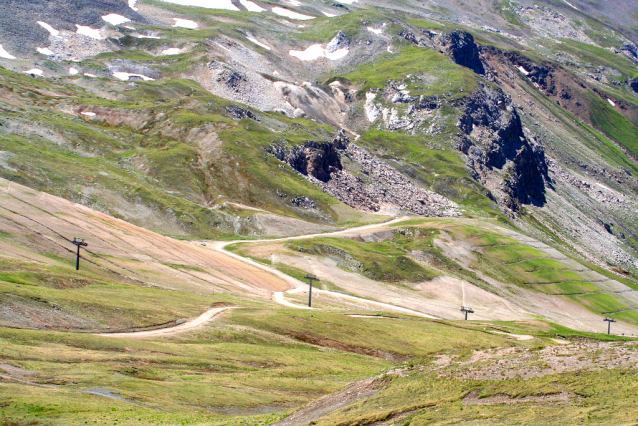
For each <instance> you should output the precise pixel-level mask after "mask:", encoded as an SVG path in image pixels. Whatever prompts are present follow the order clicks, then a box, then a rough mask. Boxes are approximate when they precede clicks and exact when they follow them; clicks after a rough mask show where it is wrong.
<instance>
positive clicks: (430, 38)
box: [399, 30, 485, 75]
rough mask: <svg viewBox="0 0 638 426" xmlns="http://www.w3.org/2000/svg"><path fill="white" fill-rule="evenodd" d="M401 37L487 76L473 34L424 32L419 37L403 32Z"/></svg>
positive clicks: (458, 31) (462, 32) (457, 31)
mask: <svg viewBox="0 0 638 426" xmlns="http://www.w3.org/2000/svg"><path fill="white" fill-rule="evenodd" d="M399 35H400V36H402V37H403V38H405V39H406V40H408V41H409V42H411V43H413V44H416V45H418V46H423V47H428V48H430V49H437V50H439V51H440V52H443V53H445V54H446V55H447V56H449V57H450V59H451V60H452V61H454V62H455V63H457V64H459V65H462V66H464V67H467V68H469V69H471V70H472V71H474V72H475V73H477V74H481V75H483V74H485V67H484V65H483V62H482V60H481V57H480V50H479V46H478V45H477V44H476V43H475V42H474V37H473V36H472V34H470V33H468V32H466V31H461V30H455V31H452V32H451V33H449V34H438V33H434V32H431V31H427V30H423V36H420V35H419V36H417V35H416V34H414V33H412V32H410V31H402V32H400V33H399Z"/></svg>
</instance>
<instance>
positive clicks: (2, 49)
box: [0, 44, 16, 59]
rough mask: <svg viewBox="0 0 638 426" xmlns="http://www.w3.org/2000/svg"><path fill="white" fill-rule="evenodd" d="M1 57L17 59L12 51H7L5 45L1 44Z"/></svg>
mask: <svg viewBox="0 0 638 426" xmlns="http://www.w3.org/2000/svg"><path fill="white" fill-rule="evenodd" d="M0 58H4V59H15V58H16V57H15V56H13V55H12V54H11V53H9V52H7V51H6V50H4V47H2V45H1V44H0Z"/></svg>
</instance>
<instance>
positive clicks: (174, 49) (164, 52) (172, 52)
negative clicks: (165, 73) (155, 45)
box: [162, 47, 182, 55]
mask: <svg viewBox="0 0 638 426" xmlns="http://www.w3.org/2000/svg"><path fill="white" fill-rule="evenodd" d="M180 53H182V51H181V49H178V48H177V47H171V48H169V49H164V50H162V55H179V54H180Z"/></svg>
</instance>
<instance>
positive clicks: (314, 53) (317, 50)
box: [288, 44, 348, 61]
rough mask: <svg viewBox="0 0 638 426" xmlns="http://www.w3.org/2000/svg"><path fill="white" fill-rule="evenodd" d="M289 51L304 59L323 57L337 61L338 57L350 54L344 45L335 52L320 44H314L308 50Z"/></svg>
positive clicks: (291, 54)
mask: <svg viewBox="0 0 638 426" xmlns="http://www.w3.org/2000/svg"><path fill="white" fill-rule="evenodd" d="M288 53H289V54H290V56H294V57H295V58H299V59H301V60H302V61H314V60H315V59H319V58H323V57H325V58H328V59H331V60H333V61H335V60H337V59H341V58H344V57H345V56H346V55H347V54H348V48H347V47H344V48H342V49H337V50H335V51H334V52H329V51H328V50H326V49H324V48H323V47H321V45H320V44H313V45H312V46H310V47H308V48H307V49H306V50H291V51H290V52H288Z"/></svg>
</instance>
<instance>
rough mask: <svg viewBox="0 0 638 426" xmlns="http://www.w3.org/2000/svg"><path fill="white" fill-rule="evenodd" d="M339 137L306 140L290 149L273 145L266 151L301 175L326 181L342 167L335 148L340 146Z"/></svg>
mask: <svg viewBox="0 0 638 426" xmlns="http://www.w3.org/2000/svg"><path fill="white" fill-rule="evenodd" d="M339 139H340V138H336V139H335V140H334V141H333V142H315V141H308V142H306V143H305V144H304V145H301V146H296V147H294V148H292V149H290V150H288V149H286V148H285V147H283V146H281V145H273V146H270V147H269V148H267V150H266V151H267V152H268V153H270V154H273V155H274V156H275V157H276V158H277V159H278V160H280V161H283V162H285V163H288V165H290V167H292V168H293V169H295V170H296V171H298V172H299V173H301V174H302V175H304V176H311V177H313V178H315V179H317V180H319V181H321V182H328V181H329V180H330V179H331V177H332V176H333V175H334V174H335V173H336V172H337V171H340V170H341V169H342V165H341V157H340V155H339V153H338V152H337V148H338V147H340V144H339V142H338V140H339Z"/></svg>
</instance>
